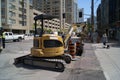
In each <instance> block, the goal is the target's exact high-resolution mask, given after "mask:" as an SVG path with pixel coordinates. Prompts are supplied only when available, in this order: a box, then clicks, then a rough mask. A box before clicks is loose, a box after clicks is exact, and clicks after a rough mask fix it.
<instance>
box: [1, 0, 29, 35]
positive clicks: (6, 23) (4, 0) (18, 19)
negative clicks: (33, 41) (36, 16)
mask: <svg viewBox="0 0 120 80" xmlns="http://www.w3.org/2000/svg"><path fill="white" fill-rule="evenodd" d="M1 5H2V6H1V18H2V19H1V21H2V27H3V29H5V30H7V31H13V32H15V33H29V27H30V16H31V13H30V3H29V0H1ZM28 15H29V16H28Z"/></svg>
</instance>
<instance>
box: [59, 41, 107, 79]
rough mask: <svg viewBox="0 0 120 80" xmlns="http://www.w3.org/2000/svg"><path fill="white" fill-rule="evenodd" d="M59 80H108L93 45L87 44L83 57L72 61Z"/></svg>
mask: <svg viewBox="0 0 120 80" xmlns="http://www.w3.org/2000/svg"><path fill="white" fill-rule="evenodd" d="M57 80H106V78H105V76H104V73H103V70H102V68H101V66H100V63H99V61H98V59H97V57H96V55H95V53H94V48H93V47H92V44H91V43H85V45H84V53H83V55H82V56H81V57H80V58H79V60H77V61H72V63H71V64H70V65H69V66H67V68H66V70H65V71H64V73H62V74H61V75H59V76H58V79H57Z"/></svg>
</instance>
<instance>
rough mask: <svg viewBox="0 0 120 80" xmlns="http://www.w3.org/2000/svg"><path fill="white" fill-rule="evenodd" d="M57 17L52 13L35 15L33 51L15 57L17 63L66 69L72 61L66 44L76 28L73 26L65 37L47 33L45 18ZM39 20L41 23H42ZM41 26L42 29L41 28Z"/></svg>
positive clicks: (59, 69)
mask: <svg viewBox="0 0 120 80" xmlns="http://www.w3.org/2000/svg"><path fill="white" fill-rule="evenodd" d="M53 18H56V17H55V16H51V15H45V14H41V15H37V16H35V17H34V21H35V33H34V39H33V47H32V48H31V53H30V54H28V55H25V56H21V57H18V58H15V60H14V61H15V62H14V63H15V64H19V63H24V64H28V65H33V66H40V67H43V68H52V69H56V70H58V71H64V68H65V64H66V63H70V62H71V59H72V58H71V55H70V54H67V53H65V45H67V41H68V39H69V38H70V36H71V34H72V31H73V30H74V29H75V28H76V27H75V26H72V27H71V29H70V31H69V33H68V34H67V35H66V36H65V38H64V39H63V38H62V37H61V36H59V35H56V34H45V33H44V28H43V25H44V24H43V23H44V20H46V19H47V20H51V19H53ZM39 22H40V23H41V24H40V25H41V26H40V25H38V24H39ZM39 27H41V29H40V28H39Z"/></svg>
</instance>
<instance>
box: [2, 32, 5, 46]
mask: <svg viewBox="0 0 120 80" xmlns="http://www.w3.org/2000/svg"><path fill="white" fill-rule="evenodd" d="M2 45H3V48H5V31H4V30H3V31H2Z"/></svg>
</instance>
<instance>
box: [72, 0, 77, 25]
mask: <svg viewBox="0 0 120 80" xmlns="http://www.w3.org/2000/svg"><path fill="white" fill-rule="evenodd" d="M77 22H78V4H77V0H74V2H73V23H77Z"/></svg>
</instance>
